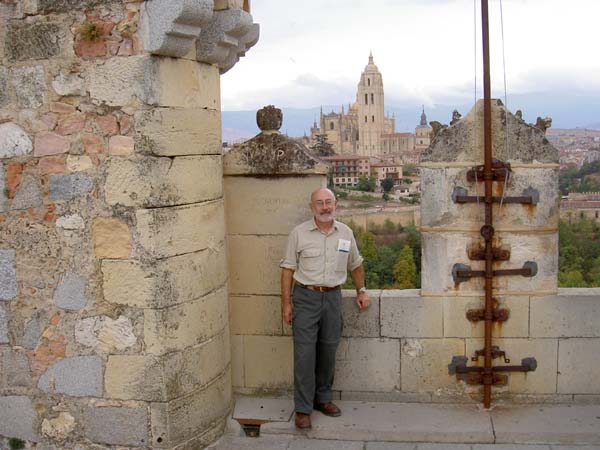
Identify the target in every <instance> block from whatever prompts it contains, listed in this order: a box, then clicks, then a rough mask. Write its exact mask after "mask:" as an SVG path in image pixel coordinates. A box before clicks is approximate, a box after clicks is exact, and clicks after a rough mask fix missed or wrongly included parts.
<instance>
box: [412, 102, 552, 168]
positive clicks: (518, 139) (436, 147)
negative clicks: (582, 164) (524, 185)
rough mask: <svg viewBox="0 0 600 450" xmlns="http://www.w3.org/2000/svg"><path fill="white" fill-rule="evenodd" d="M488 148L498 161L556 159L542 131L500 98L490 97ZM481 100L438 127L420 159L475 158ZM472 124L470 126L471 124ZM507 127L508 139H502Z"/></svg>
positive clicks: (479, 138) (480, 130) (479, 136)
mask: <svg viewBox="0 0 600 450" xmlns="http://www.w3.org/2000/svg"><path fill="white" fill-rule="evenodd" d="M491 103H492V148H493V149H494V158H496V159H499V160H501V161H512V162H514V161H522V162H524V163H531V162H534V161H538V162H543V163H558V150H556V149H555V148H554V147H553V146H552V145H551V144H550V143H549V142H548V140H547V139H546V138H545V137H544V132H543V131H542V130H539V129H537V128H535V127H533V126H531V125H528V124H526V123H525V122H524V121H523V120H521V119H519V118H518V117H516V116H514V115H513V114H512V113H511V112H510V111H507V110H506V108H505V107H504V105H502V102H501V101H500V100H496V99H494V100H492V102H491ZM483 110H484V105H483V100H479V101H478V102H477V104H476V105H475V107H473V109H471V111H470V112H469V113H468V114H467V115H466V116H465V117H463V118H462V119H461V120H460V121H458V123H456V124H454V125H452V126H450V127H449V128H446V129H444V130H442V131H441V132H440V133H439V134H438V135H437V136H436V138H435V139H434V140H433V142H432V143H431V145H430V146H429V148H428V149H427V150H426V151H425V152H424V153H423V155H422V158H421V160H422V161H424V162H429V161H469V162H470V161H479V162H480V164H481V163H482V162H483V161H482V160H483V151H482V150H481V145H482V142H483V141H484V139H483ZM474 124H476V126H475V127H474V126H473V125H474ZM506 128H508V130H509V133H508V142H505V141H506V135H507V133H506V131H505V130H506Z"/></svg>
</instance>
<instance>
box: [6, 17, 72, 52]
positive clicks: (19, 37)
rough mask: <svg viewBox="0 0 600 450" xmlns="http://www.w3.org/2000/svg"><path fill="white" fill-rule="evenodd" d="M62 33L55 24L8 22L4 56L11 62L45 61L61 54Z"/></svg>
mask: <svg viewBox="0 0 600 450" xmlns="http://www.w3.org/2000/svg"><path fill="white" fill-rule="evenodd" d="M63 39H64V37H63V31H62V30H61V27H60V25H58V24H56V23H43V22H37V23H25V22H19V21H11V22H9V26H8V28H7V32H6V55H7V56H8V58H9V59H11V60H13V61H14V60H17V61H21V60H26V59H47V58H52V57H54V56H58V55H60V53H61V45H62V40H63Z"/></svg>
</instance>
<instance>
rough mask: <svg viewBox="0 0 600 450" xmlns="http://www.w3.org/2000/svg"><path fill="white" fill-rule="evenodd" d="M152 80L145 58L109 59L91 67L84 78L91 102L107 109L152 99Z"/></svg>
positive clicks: (146, 57)
mask: <svg viewBox="0 0 600 450" xmlns="http://www.w3.org/2000/svg"><path fill="white" fill-rule="evenodd" d="M154 77H155V74H154V71H153V68H152V60H151V58H150V57H148V56H145V55H144V56H130V57H117V58H109V59H107V60H106V61H105V62H104V64H102V65H99V66H95V65H94V66H91V67H90V68H89V73H88V75H87V76H86V79H89V80H90V81H89V91H90V95H91V97H92V99H94V100H96V101H97V102H99V103H102V102H104V103H106V104H107V105H108V106H125V105H127V104H129V103H131V102H132V101H134V100H135V99H139V100H141V101H147V100H149V99H150V98H151V97H152V88H151V87H150V85H151V83H152V81H153V79H154Z"/></svg>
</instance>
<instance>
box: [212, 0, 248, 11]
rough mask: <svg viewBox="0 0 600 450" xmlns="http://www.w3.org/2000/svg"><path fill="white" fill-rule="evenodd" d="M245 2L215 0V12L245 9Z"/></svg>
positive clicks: (241, 0)
mask: <svg viewBox="0 0 600 450" xmlns="http://www.w3.org/2000/svg"><path fill="white" fill-rule="evenodd" d="M243 7H244V0H215V11H222V10H224V9H243Z"/></svg>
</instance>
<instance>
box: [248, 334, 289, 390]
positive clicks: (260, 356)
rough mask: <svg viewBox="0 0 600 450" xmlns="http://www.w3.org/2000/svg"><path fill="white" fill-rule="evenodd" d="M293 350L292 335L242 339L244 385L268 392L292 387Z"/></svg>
mask: <svg viewBox="0 0 600 450" xmlns="http://www.w3.org/2000/svg"><path fill="white" fill-rule="evenodd" d="M293 348H294V345H293V340H292V337H291V336H244V350H243V353H244V379H245V386H246V387H249V388H258V389H263V390H267V391H268V390H274V389H281V388H287V389H289V388H291V387H292V384H293V380H294V370H293V366H294V351H293Z"/></svg>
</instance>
